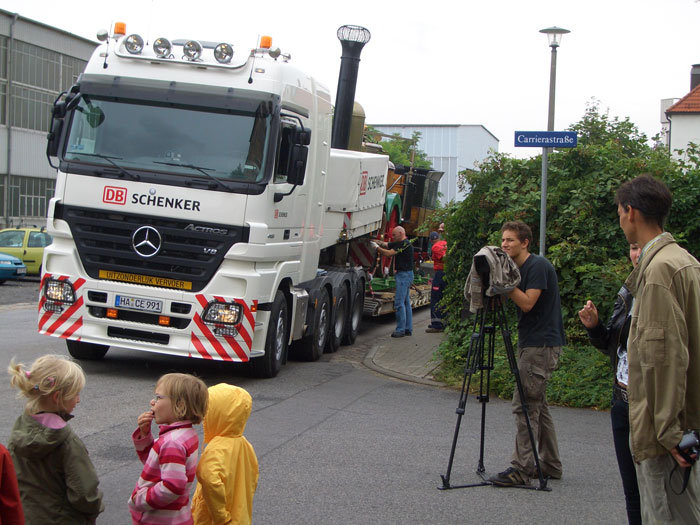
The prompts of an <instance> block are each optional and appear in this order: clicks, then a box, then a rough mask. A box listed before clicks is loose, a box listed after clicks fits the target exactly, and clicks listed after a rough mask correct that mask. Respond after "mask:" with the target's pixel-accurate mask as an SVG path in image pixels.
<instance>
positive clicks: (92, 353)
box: [66, 339, 109, 361]
mask: <svg viewBox="0 0 700 525" xmlns="http://www.w3.org/2000/svg"><path fill="white" fill-rule="evenodd" d="M66 346H67V347H68V353H69V354H70V355H71V357H74V358H76V359H82V360H83V361H99V360H100V359H102V358H103V357H104V356H105V354H106V353H107V350H109V346H107V345H98V344H95V343H84V342H82V341H73V340H71V339H66Z"/></svg>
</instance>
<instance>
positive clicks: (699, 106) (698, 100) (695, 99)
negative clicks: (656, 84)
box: [666, 84, 700, 113]
mask: <svg viewBox="0 0 700 525" xmlns="http://www.w3.org/2000/svg"><path fill="white" fill-rule="evenodd" d="M666 113H700V84H699V85H697V86H695V88H694V89H693V90H692V91H691V92H690V93H688V94H687V95H686V96H684V97H683V98H682V99H680V100H679V101H678V102H676V103H675V104H674V105H673V106H671V107H670V108H668V109H667V110H666Z"/></svg>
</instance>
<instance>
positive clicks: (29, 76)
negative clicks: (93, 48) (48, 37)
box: [0, 41, 87, 131]
mask: <svg viewBox="0 0 700 525" xmlns="http://www.w3.org/2000/svg"><path fill="white" fill-rule="evenodd" d="M13 46H14V47H13V54H12V73H13V76H12V82H13V85H12V104H11V105H12V109H11V111H10V116H11V120H10V123H11V125H12V126H15V127H18V128H25V129H35V130H39V131H48V130H49V123H50V121H51V109H52V106H53V102H54V100H55V99H56V97H57V96H58V94H59V93H60V92H61V91H65V90H67V89H68V88H70V87H71V86H72V85H73V84H74V83H75V81H76V79H77V77H78V75H79V74H80V73H81V72H82V71H83V69H85V65H86V64H87V62H86V61H84V60H79V59H77V58H73V57H69V56H66V55H61V54H60V53H56V52H55V51H51V50H48V49H44V48H41V47H38V46H34V45H32V44H27V43H26V42H22V41H15V42H14V43H13ZM0 52H2V48H0ZM0 71H1V70H0ZM0 82H2V80H1V79H0ZM4 85H5V90H6V80H5V81H4ZM3 93H4V91H3V92H0V96H1V95H2V94H3ZM0 103H2V100H0ZM2 107H3V108H4V103H2ZM3 122H4V120H3Z"/></svg>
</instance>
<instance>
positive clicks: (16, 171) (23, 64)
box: [0, 9, 97, 227]
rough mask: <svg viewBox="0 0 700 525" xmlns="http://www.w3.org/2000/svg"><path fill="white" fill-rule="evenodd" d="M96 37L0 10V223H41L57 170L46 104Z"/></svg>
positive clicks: (68, 81) (76, 70)
mask: <svg viewBox="0 0 700 525" xmlns="http://www.w3.org/2000/svg"><path fill="white" fill-rule="evenodd" d="M96 47H97V42H93V41H91V40H88V39H86V38H82V37H79V36H76V35H73V34H71V33H68V32H66V31H62V30H60V29H56V28H55V27H51V26H48V25H45V24H42V23H39V22H35V21H34V20H30V19H27V18H24V17H22V16H21V15H18V14H15V13H11V12H9V11H5V10H2V9H0V212H1V213H0V225H2V226H3V227H7V226H18V225H20V224H22V225H29V224H35V225H39V226H41V225H44V224H45V222H46V209H47V206H48V202H49V200H50V199H51V197H52V196H53V192H54V186H55V181H56V170H54V169H53V168H51V167H50V166H49V164H48V162H47V160H46V134H47V132H48V131H49V125H50V122H51V108H52V106H53V103H54V101H55V100H56V98H57V97H58V95H59V93H61V92H62V91H65V90H67V89H69V88H70V86H71V85H72V84H73V83H75V81H76V80H77V79H78V75H80V73H81V72H82V71H83V69H84V68H85V65H86V64H87V60H88V58H90V55H92V52H93V51H94V50H95V48H96Z"/></svg>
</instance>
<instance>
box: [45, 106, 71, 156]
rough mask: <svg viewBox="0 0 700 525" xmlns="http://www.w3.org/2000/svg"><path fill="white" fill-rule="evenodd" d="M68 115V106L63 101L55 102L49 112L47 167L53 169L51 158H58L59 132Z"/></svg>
mask: <svg viewBox="0 0 700 525" xmlns="http://www.w3.org/2000/svg"><path fill="white" fill-rule="evenodd" d="M67 113H68V105H67V103H66V102H65V100H62V101H60V102H56V103H55V104H54V105H53V109H52V110H51V126H50V128H51V130H50V131H49V133H48V135H46V157H47V158H48V159H49V165H51V167H53V168H55V167H56V166H54V165H53V163H52V162H51V157H58V145H59V142H60V140H61V130H62V129H63V120H64V119H65V118H66V114H67Z"/></svg>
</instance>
